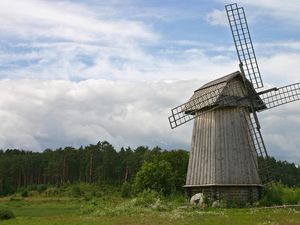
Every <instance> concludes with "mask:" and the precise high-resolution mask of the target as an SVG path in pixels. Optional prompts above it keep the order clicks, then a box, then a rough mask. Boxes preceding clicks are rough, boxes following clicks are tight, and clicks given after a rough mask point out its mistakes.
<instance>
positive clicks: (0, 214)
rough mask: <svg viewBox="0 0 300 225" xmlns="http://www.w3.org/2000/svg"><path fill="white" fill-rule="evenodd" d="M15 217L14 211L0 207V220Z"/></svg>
mask: <svg viewBox="0 0 300 225" xmlns="http://www.w3.org/2000/svg"><path fill="white" fill-rule="evenodd" d="M12 218H15V215H14V213H13V212H12V211H11V210H9V209H0V220H9V219H12Z"/></svg>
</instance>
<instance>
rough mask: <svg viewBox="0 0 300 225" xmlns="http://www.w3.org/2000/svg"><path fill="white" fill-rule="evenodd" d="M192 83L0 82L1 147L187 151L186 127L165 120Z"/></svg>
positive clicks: (187, 94) (187, 93)
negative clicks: (107, 145)
mask: <svg viewBox="0 0 300 225" xmlns="http://www.w3.org/2000/svg"><path fill="white" fill-rule="evenodd" d="M194 83H195V82H194V81H181V82H171V81H169V82H147V83H131V82H125V81H108V80H87V81H82V82H77V83H74V82H70V81H62V80H61V81H57V80H52V81H42V80H17V81H16V80H8V79H7V80H1V81H0V94H1V96H2V97H3V100H2V101H1V110H0V115H1V118H2V119H3V120H2V123H1V125H0V133H1V136H0V140H1V141H0V143H1V146H0V147H1V148H20V149H29V150H41V149H45V148H47V147H60V146H66V145H75V146H80V145H82V144H89V143H95V142H97V141H99V140H108V141H109V142H111V143H112V144H113V145H115V146H116V147H117V148H119V147H121V146H125V147H126V146H137V145H145V144H148V145H150V146H156V145H160V146H162V147H168V148H170V147H174V148H176V147H180V146H181V147H183V146H185V147H186V146H188V145H189V140H190V130H191V129H190V127H189V126H185V127H183V128H182V129H178V130H177V131H172V130H171V129H170V127H169V124H168V119H167V117H168V116H169V114H170V108H171V107H173V106H175V105H177V104H179V103H182V102H184V101H186V100H187V99H188V97H190V96H189V95H190V94H191V91H190V90H191V89H192V88H193V87H194V86H195V84H194Z"/></svg>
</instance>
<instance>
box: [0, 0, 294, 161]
mask: <svg viewBox="0 0 300 225" xmlns="http://www.w3.org/2000/svg"><path fill="white" fill-rule="evenodd" d="M237 2H238V4H239V6H243V7H244V8H245V12H246V16H247V19H248V25H249V29H250V32H251V37H252V40H253V45H254V48H255V52H256V55H257V60H258V64H259V68H260V71H261V74H262V79H263V81H264V85H265V87H266V88H268V87H273V86H277V87H280V86H283V85H287V84H291V83H296V82H299V81H300V79H299V75H300V68H299V66H298V65H299V62H300V29H299V27H300V14H299V12H300V1H298V0H288V1H282V0H268V1H261V0H244V1H242V0H241V1H237ZM228 3H232V2H229V1H226V0H202V1H197V0H186V1H175V0H164V1H159V0H147V1H146V0H110V1H104V0H103V1H102V0H84V1H83V0H73V1H67V0H64V1H61V0H48V1H46V0H44V1H36V0H22V1H18V0H10V1H6V0H0V99H1V100H0V118H1V123H0V148H1V149H8V148H18V149H24V150H32V151H43V150H44V149H46V148H52V149H55V148H59V147H65V146H74V147H79V146H81V145H83V146H84V145H88V144H95V143H97V142H98V141H103V140H107V141H108V142H110V143H111V144H112V145H113V146H115V148H116V149H117V150H119V149H120V148H121V147H127V146H131V147H133V148H135V147H137V146H140V145H144V146H149V147H155V146H160V147H161V148H163V149H178V148H183V149H186V150H189V149H190V142H191V134H192V125H193V123H191V122H190V123H188V124H185V125H183V126H181V127H178V128H176V129H174V130H172V129H170V126H169V123H168V116H169V115H170V109H171V108H173V107H175V106H177V105H180V104H182V103H184V102H186V101H187V100H188V99H189V97H190V96H191V95H192V94H193V91H194V90H196V89H197V88H199V87H200V86H202V85H203V84H205V83H206V82H209V81H211V80H213V79H216V78H218V77H220V76H223V75H226V74H229V73H231V72H234V71H237V70H238V59H237V55H236V52H235V48H234V44H233V40H232V36H231V32H230V28H229V25H228V22H227V18H226V14H225V11H224V5H225V4H228ZM258 116H259V119H260V122H261V126H262V134H263V137H264V140H265V143H266V147H267V149H268V152H269V154H270V155H272V156H274V157H275V158H276V159H279V160H287V161H289V162H294V163H296V164H300V102H295V103H290V104H286V105H284V106H281V107H278V108H274V109H271V110H266V111H264V112H261V113H259V115H258Z"/></svg>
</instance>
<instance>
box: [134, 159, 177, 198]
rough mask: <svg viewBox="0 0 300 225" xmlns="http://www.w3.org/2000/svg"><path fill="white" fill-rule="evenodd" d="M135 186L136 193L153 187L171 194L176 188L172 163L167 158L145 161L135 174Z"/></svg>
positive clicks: (160, 191) (157, 190)
mask: <svg viewBox="0 0 300 225" xmlns="http://www.w3.org/2000/svg"><path fill="white" fill-rule="evenodd" d="M133 187H134V190H135V192H136V193H139V192H142V191H143V190H147V189H151V190H154V191H156V192H159V193H162V194H163V195H165V196H166V195H170V194H171V193H172V192H173V191H174V189H175V180H174V172H173V169H172V166H171V164H170V163H169V162H167V161H165V160H161V161H155V162H145V163H144V164H143V165H142V167H141V169H140V170H139V171H138V172H137V174H136V176H135V179H134V183H133Z"/></svg>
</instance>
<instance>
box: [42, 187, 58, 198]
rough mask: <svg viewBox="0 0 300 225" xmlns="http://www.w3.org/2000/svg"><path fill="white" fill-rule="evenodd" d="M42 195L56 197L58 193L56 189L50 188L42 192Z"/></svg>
mask: <svg viewBox="0 0 300 225" xmlns="http://www.w3.org/2000/svg"><path fill="white" fill-rule="evenodd" d="M44 194H45V196H47V197H57V196H60V191H59V189H58V188H54V187H50V188H47V190H45V191H44Z"/></svg>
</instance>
